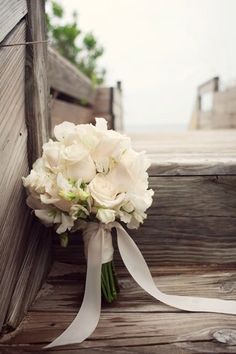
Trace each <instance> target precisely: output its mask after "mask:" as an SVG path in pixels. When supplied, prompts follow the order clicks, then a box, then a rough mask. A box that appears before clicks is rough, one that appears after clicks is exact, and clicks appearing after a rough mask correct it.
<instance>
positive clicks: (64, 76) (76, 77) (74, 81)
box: [48, 48, 95, 105]
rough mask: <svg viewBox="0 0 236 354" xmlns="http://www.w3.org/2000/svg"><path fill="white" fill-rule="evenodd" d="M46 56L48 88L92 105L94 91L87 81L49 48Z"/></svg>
mask: <svg viewBox="0 0 236 354" xmlns="http://www.w3.org/2000/svg"><path fill="white" fill-rule="evenodd" d="M48 56H49V58H48V59H49V69H48V70H49V71H48V77H49V83H50V87H52V88H53V89H54V90H56V91H59V92H62V93H65V94H66V95H68V96H71V97H74V98H75V99H77V100H82V101H84V102H86V103H88V104H91V105H92V104H93V103H94V99H95V89H94V88H93V86H92V84H91V82H90V81H89V79H88V78H87V77H86V76H85V75H83V74H82V73H81V72H80V71H79V70H78V69H77V68H76V67H75V66H74V65H72V64H71V63H70V62H69V61H68V60H66V59H65V58H63V57H62V56H61V55H60V54H59V53H57V52H56V51H55V50H53V49H52V48H49V51H48Z"/></svg>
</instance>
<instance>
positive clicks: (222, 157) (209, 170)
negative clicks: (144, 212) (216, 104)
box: [131, 130, 236, 265]
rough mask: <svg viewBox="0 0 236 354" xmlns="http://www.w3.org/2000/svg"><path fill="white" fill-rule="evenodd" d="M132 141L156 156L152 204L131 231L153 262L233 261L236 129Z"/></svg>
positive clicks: (139, 137) (235, 257) (235, 247)
mask: <svg viewBox="0 0 236 354" xmlns="http://www.w3.org/2000/svg"><path fill="white" fill-rule="evenodd" d="M133 141H134V144H133V145H134V147H135V148H136V149H137V150H146V151H147V152H148V154H149V157H150V158H151V160H152V166H151V168H150V171H149V172H150V186H151V187H152V188H153V189H154V191H155V196H154V202H153V205H152V207H151V208H150V210H149V212H148V214H149V216H148V219H147V220H146V221H145V223H144V225H143V226H142V227H141V228H140V229H139V230H138V231H134V232H131V234H132V235H133V237H134V239H135V240H136V241H137V243H138V244H139V246H140V248H141V250H142V252H143V254H144V255H145V257H146V259H147V260H148V262H149V264H153V263H154V264H160V265H163V264H165V263H168V264H169V263H171V264H202V263H204V264H210V263H221V264H222V263H232V264H233V263H234V264H235V263H236V237H235V235H236V130H232V131H218V132H216V131H209V132H186V133H179V134H168V135H166V134H159V135H155V134H153V135H152V134H146V135H145V134H144V135H137V134H136V135H134V136H133ZM153 245H155V246H154V247H153Z"/></svg>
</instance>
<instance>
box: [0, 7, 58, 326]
mask: <svg viewBox="0 0 236 354" xmlns="http://www.w3.org/2000/svg"><path fill="white" fill-rule="evenodd" d="M0 23H1V26H0V27H1V30H0V44H1V47H0V131H1V136H0V149H1V156H0V164H1V179H0V194H1V209H0V219H1V226H0V227H1V230H0V289H1V291H0V330H1V329H2V328H8V327H10V328H15V327H16V326H17V324H18V323H19V322H20V320H21V319H22V316H23V315H24V313H25V311H26V310H27V308H28V306H29V305H30V304H31V302H32V301H33V299H34V297H35V295H36V294H37V291H38V289H39V287H40V286H41V284H42V281H43V279H44V277H45V275H46V273H47V271H48V268H49V264H50V254H51V252H50V243H51V238H50V234H49V232H48V231H47V229H45V227H43V226H41V225H40V224H39V223H38V222H35V220H34V219H33V218H32V215H31V213H30V210H29V208H28V207H27V206H26V205H25V197H26V196H25V193H24V190H23V187H22V181H21V177H22V176H25V175H27V174H28V172H29V169H30V167H31V164H32V162H33V161H34V160H35V159H36V158H37V157H38V156H39V155H40V154H41V149H42V143H43V142H44V141H45V140H46V139H48V136H49V115H48V93H49V91H48V84H47V70H46V69H47V47H46V44H45V43H39V44H36V45H22V43H24V42H25V41H27V42H29V41H43V40H45V33H46V32H45V21H44V1H41V0H40V1H38V0H37V1H33V0H29V1H27V2H26V1H25V0H18V1H15V0H3V1H1V2H0ZM7 45H12V46H9V47H7Z"/></svg>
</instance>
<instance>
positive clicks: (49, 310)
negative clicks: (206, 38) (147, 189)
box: [0, 131, 236, 354]
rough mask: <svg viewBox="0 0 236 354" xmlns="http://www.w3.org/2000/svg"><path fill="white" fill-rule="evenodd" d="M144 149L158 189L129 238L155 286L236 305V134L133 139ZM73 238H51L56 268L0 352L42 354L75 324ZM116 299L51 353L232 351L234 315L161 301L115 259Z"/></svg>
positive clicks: (77, 280) (76, 244)
mask: <svg viewBox="0 0 236 354" xmlns="http://www.w3.org/2000/svg"><path fill="white" fill-rule="evenodd" d="M133 139H134V146H135V147H136V148H137V149H139V150H142V149H145V150H147V151H148V153H149V155H150V157H151V159H152V161H153V165H152V167H151V169H150V174H151V176H150V183H151V185H152V186H153V188H155V189H158V191H157V195H156V197H155V200H154V204H153V207H152V208H151V209H150V212H149V218H148V220H147V221H146V222H145V225H144V226H143V227H142V228H141V229H140V230H139V231H138V232H135V233H132V235H133V237H134V238H135V239H136V242H137V243H138V245H139V247H140V249H141V251H142V252H143V254H144V256H145V258H146V260H147V263H148V264H149V266H150V269H151V272H152V274H153V276H154V279H155V282H156V284H157V286H158V287H159V288H160V289H161V290H162V291H164V292H167V293H170V294H179V295H181V294H183V295H186V294H189V295H196V296H206V297H208V296H209V297H218V298H222V299H234V300H236V213H235V211H236V131H235V132H234V131H229V132H226V131H225V132H217V133H213V132H201V133H198V132H194V133H184V134H175V135H168V136H167V135H159V136H156V135H153V136H152V135H151V134H148V135H134V136H133ZM82 247H83V245H82V243H81V239H78V236H77V237H76V236H74V237H73V239H72V240H71V243H70V245H69V247H68V248H67V249H62V248H60V246H59V245H58V243H57V242H56V241H55V243H54V254H53V256H54V264H53V267H52V269H51V272H50V274H49V276H48V279H47V281H46V282H45V283H44V285H43V287H42V289H41V291H40V292H39V294H38V296H37V298H36V300H35V302H34V304H33V306H32V307H31V309H30V311H29V312H28V314H27V316H26V317H25V319H24V320H23V321H22V323H21V324H20V326H19V327H18V328H17V330H15V331H14V332H10V333H8V334H6V335H5V336H3V338H2V339H1V340H0V353H3V354H18V353H42V352H43V350H42V349H41V348H42V346H43V345H45V344H46V343H49V342H50V341H52V340H53V339H54V338H55V337H57V336H58V335H59V334H60V333H61V332H62V331H63V330H64V329H65V328H66V327H67V326H68V325H69V323H70V322H71V321H72V319H73V317H74V316H75V315H76V313H77V312H78V309H79V307H80V304H81V301H82V295H83V291H84V280H85V269H86V268H85V261H84V258H83V256H82ZM115 258H116V268H117V273H118V277H119V281H120V288H121V292H120V296H119V299H118V301H117V302H115V303H114V304H112V305H107V304H104V305H103V309H102V314H101V319H100V322H99V325H98V327H97V329H96V330H95V332H94V333H93V335H92V336H91V337H90V338H89V339H88V340H86V341H85V342H83V343H82V344H80V345H73V346H70V347H67V348H60V349H58V348H57V349H53V350H50V351H49V352H50V353H65V354H75V353H80V354H82V353H87V354H93V353H117V354H118V353H119V354H124V353H126V354H128V353H148V354H149V353H150V354H151V353H161V354H162V353H164V354H165V353H168V354H170V353H171V354H172V353H173V354H180V353H181V354H190V353H212V354H213V353H221V354H223V353H236V316H230V315H221V314H208V313H187V312H184V311H179V310H176V309H173V308H170V307H168V306H166V305H164V304H161V303H158V302H157V301H155V300H153V299H152V298H151V297H150V296H148V295H147V294H145V293H144V292H143V291H142V290H141V289H140V288H139V287H138V286H137V285H136V284H135V283H134V281H133V280H132V279H131V278H130V276H129V275H128V274H127V271H126V270H125V269H124V267H123V265H122V262H121V260H120V258H119V256H118V255H116V257H115Z"/></svg>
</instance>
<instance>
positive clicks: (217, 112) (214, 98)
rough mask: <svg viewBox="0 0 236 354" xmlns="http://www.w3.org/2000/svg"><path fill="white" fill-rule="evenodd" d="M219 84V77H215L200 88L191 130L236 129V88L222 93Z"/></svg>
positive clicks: (190, 126) (191, 121)
mask: <svg viewBox="0 0 236 354" xmlns="http://www.w3.org/2000/svg"><path fill="white" fill-rule="evenodd" d="M219 83H220V79H219V77H214V78H213V79H211V80H208V81H207V82H205V83H203V84H202V85H200V86H199V87H198V89H197V96H196V101H195V105H194V109H193V113H192V117H191V120H190V125H189V128H190V129H231V128H236V87H231V88H228V89H226V90H224V91H220V89H219V86H220V85H219ZM206 98H207V99H208V105H207V107H206V108H205V107H204V101H206ZM209 101H210V102H209ZM209 103H210V104H209Z"/></svg>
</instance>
